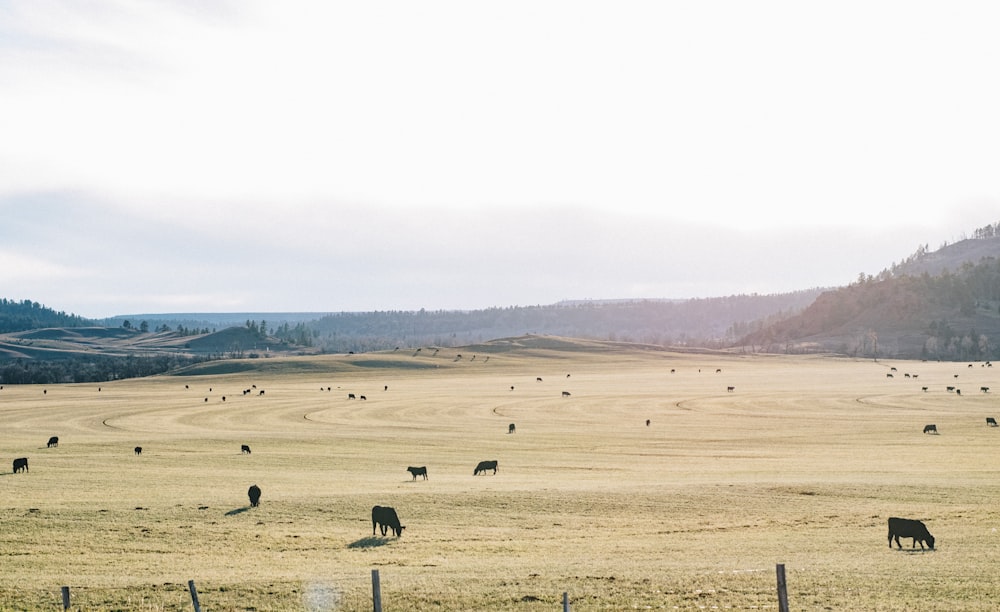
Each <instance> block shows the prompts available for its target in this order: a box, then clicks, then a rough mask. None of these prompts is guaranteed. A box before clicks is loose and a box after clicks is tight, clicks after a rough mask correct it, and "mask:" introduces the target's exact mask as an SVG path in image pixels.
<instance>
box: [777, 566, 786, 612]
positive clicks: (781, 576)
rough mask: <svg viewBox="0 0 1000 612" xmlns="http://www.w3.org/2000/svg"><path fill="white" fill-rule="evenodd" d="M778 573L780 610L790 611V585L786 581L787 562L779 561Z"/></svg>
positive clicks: (781, 611)
mask: <svg viewBox="0 0 1000 612" xmlns="http://www.w3.org/2000/svg"><path fill="white" fill-rule="evenodd" d="M776 570H777V573H778V612H788V585H787V584H786V583H785V564H784V563H779V564H778V566H777V568H776Z"/></svg>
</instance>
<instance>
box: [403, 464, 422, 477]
mask: <svg viewBox="0 0 1000 612" xmlns="http://www.w3.org/2000/svg"><path fill="white" fill-rule="evenodd" d="M406 471H407V472H409V473H410V476H413V480H416V479H417V476H423V477H424V480H427V466H426V465H424V466H421V467H413V466H410V467H408V468H406Z"/></svg>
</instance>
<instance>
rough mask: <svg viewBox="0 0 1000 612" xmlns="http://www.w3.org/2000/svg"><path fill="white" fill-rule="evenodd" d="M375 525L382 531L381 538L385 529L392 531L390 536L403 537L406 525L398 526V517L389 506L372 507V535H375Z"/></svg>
mask: <svg viewBox="0 0 1000 612" xmlns="http://www.w3.org/2000/svg"><path fill="white" fill-rule="evenodd" d="M376 525H377V526H378V527H380V528H381V529H382V537H385V532H386V530H387V529H392V535H394V536H396V537H397V538H398V537H399V536H401V535H403V530H404V529H406V525H400V524H399V517H398V516H396V510H395V509H394V508H390V507H389V506H372V535H375V527H376Z"/></svg>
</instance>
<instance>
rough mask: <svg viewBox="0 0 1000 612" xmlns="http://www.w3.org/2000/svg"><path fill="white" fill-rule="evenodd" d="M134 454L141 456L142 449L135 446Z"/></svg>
mask: <svg viewBox="0 0 1000 612" xmlns="http://www.w3.org/2000/svg"><path fill="white" fill-rule="evenodd" d="M135 454H136V455H141V454H142V447H141V446H136V447H135Z"/></svg>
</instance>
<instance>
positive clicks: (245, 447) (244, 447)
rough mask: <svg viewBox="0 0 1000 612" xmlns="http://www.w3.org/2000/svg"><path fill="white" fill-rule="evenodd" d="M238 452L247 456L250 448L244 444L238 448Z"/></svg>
mask: <svg viewBox="0 0 1000 612" xmlns="http://www.w3.org/2000/svg"><path fill="white" fill-rule="evenodd" d="M240 451H241V452H242V453H243V454H244V455H249V454H250V447H249V446H247V445H246V444H244V445H243V446H241V447H240Z"/></svg>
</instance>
